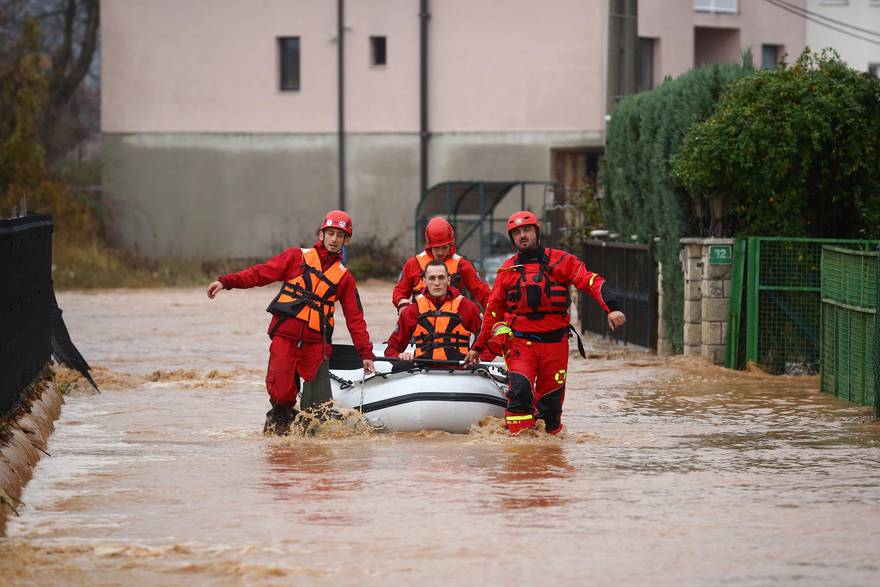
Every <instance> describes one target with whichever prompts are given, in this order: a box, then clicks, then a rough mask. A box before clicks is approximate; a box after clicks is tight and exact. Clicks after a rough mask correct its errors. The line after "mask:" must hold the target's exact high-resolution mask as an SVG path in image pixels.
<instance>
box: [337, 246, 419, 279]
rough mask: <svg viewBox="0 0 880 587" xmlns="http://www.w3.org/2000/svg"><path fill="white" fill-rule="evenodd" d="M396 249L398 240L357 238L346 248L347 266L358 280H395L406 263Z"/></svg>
mask: <svg viewBox="0 0 880 587" xmlns="http://www.w3.org/2000/svg"><path fill="white" fill-rule="evenodd" d="M396 249H397V241H396V239H391V240H388V241H383V240H382V239H380V238H379V237H376V236H371V237H369V238H364V237H355V238H354V239H353V240H352V241H351V244H350V245H349V246H348V247H346V266H347V267H348V269H349V271H351V273H352V275H354V276H355V278H357V279H369V278H371V277H372V278H377V279H395V278H397V276H398V275H400V270H401V269H402V268H403V262H404V261H405V259H404V258H403V257H401V256H400V254H399V253H397V250H396Z"/></svg>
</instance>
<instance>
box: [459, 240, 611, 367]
mask: <svg viewBox="0 0 880 587" xmlns="http://www.w3.org/2000/svg"><path fill="white" fill-rule="evenodd" d="M540 252H543V253H545V254H546V255H547V257H548V259H549V263H548V266H549V267H552V272H551V279H552V280H553V281H555V282H557V283H559V284H560V285H564V286H569V285H574V286H575V287H576V288H577V289H578V290H580V291H582V292H584V293H589V294H590V295H591V296H593V298H594V299H595V300H596V301H597V302H598V303H599V305H600V306H601V307H602V309H603V310H605V311H606V312H611V311H612V310H615V309H619V304H618V303H617V300H616V299H615V298H614V296H613V294H611V292H610V291H608V289H607V288H606V291H605V292H604V294H603V291H602V286H603V284H605V279H604V278H602V276H601V275H599V274H598V273H593V272H592V271H589V270H588V269H587V268H586V266H585V265H584V264H583V263H582V262H581V261H580V260H579V259H578V258H577V257H575V256H574V255H572V254H570V253H566V252H565V251H561V250H559V249H541V251H537V252H535V253H532V255H529V254H523V253H519V254H517V255H514V256H513V257H511V258H510V259H508V260H507V261H505V262H504V265H502V266H501V268H500V269H499V270H498V276H497V277H496V278H495V284H494V287H493V288H492V293H491V294H490V295H489V302H488V305H487V306H486V312H485V315H484V319H483V327H482V330H481V331H480V335H479V336H478V337H477V340H476V342H474V345H473V347H472V348H473V350H475V351H478V352H483V350H484V349H485V348H486V342H487V341H488V340H489V338H491V336H492V328H493V327H494V326H495V323H496V322H499V321H501V320H505V319H507V320H508V323H512V325H511V327H512V328H513V329H514V330H518V331H521V332H549V331H554V330H560V329H562V328H568V326H569V323H570V317H569V314H568V312H567V311H566V312H565V313H563V314H547V315H545V316H544V317H543V318H540V319H537V320H532V319H526V318H524V317H522V318H521V319H518V317H517V314H518V313H519V312H514V313H513V314H511V313H510V309H509V308H508V305H507V293H508V291H510V290H514V289H518V288H519V280H520V274H519V273H518V272H517V271H514V270H511V267H512V266H513V265H517V264H522V263H529V262H532V261H533V260H534V258H535V257H534V255H537V254H539V253H540ZM609 304H610V305H611V306H612V308H609Z"/></svg>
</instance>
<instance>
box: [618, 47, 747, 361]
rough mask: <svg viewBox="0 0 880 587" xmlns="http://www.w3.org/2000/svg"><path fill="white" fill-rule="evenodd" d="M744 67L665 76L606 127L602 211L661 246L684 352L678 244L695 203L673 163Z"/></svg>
mask: <svg viewBox="0 0 880 587" xmlns="http://www.w3.org/2000/svg"><path fill="white" fill-rule="evenodd" d="M753 71H754V68H753V66H752V64H751V55H750V54H748V53H747V54H746V55H745V56H744V58H743V63H742V65H736V64H713V65H708V66H705V67H701V68H699V69H694V70H691V71H689V72H688V73H685V74H683V75H682V76H680V77H678V78H676V79H674V80H671V79H667V80H666V81H664V82H663V83H662V84H661V85H660V86H658V87H657V88H655V89H653V90H651V91H649V92H643V93H641V94H636V95H634V96H630V97H628V98H626V99H624V100H622V101H621V102H620V104H618V106H617V108H616V109H615V110H614V113H613V115H612V117H611V122H610V124H609V126H608V140H607V143H606V145H605V167H604V172H603V185H604V189H605V194H604V197H603V198H602V212H603V215H604V218H605V222H606V224H607V225H608V227H609V228H610V229H612V230H614V231H616V232H618V233H619V234H620V235H621V237H623V238H626V239H628V240H629V238H630V236H631V235H635V236H636V239H637V241H639V242H644V243H649V244H650V243H654V241H655V238H656V237H659V241H658V242H656V249H655V250H656V256H657V259H658V260H659V261H660V262H661V263H663V267H664V268H665V270H664V272H663V315H664V317H665V323H666V337H667V339H668V340H669V342H670V344H671V345H672V347H673V349H674V350H675V352H681V351H682V348H683V322H684V318H683V312H684V308H683V304H684V301H683V300H684V283H683V275H682V271H681V265H680V262H679V252H680V248H681V247H680V244H679V239H680V238H682V237H685V236H690V235H695V231H696V230H697V228H696V227H695V226H694V223H693V221H692V215H691V201H690V198H689V196H688V195H687V194H686V193H685V192H684V191H683V190H681V189H677V188H676V187H675V186H674V185H673V184H672V181H671V179H670V174H669V166H670V161H671V159H672V158H673V157H674V156H675V155H676V153H677V152H678V151H679V149H680V148H681V144H682V139H683V137H684V136H685V134H686V133H687V132H688V130H689V129H690V128H691V127H692V126H694V124H696V123H698V122H700V121H703V120H705V119H707V118H708V117H709V116H710V115H711V114H712V112H713V110H714V108H715V104H716V103H717V102H718V99H719V97H720V96H721V94H722V92H723V91H724V90H725V89H726V88H727V87H729V86H730V85H731V84H732V83H733V82H734V81H736V80H737V79H739V78H740V77H742V76H743V75H746V74H749V73H752V72H753Z"/></svg>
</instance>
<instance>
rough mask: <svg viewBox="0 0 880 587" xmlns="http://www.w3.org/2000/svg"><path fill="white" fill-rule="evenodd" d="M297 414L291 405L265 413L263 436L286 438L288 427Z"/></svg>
mask: <svg viewBox="0 0 880 587" xmlns="http://www.w3.org/2000/svg"><path fill="white" fill-rule="evenodd" d="M297 414H298V412H297V411H296V408H294V407H293V406H292V405H287V406H276V405H274V404H273V406H272V409H271V410H269V411H268V412H266V423H265V424H264V425H263V434H274V435H275V436H287V435H288V434H290V425H291V424H293V420H294V419H295V418H296V415H297Z"/></svg>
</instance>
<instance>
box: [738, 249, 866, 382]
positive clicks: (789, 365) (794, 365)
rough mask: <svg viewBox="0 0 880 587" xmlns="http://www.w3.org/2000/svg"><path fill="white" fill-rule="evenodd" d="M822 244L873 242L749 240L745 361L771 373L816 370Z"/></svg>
mask: <svg viewBox="0 0 880 587" xmlns="http://www.w3.org/2000/svg"><path fill="white" fill-rule="evenodd" d="M823 245H837V246H840V247H845V248H850V249H861V250H863V251H864V250H867V249H869V248H872V247H874V246H876V243H875V242H874V241H861V240H844V239H810V238H786V237H773V238H771V237H751V238H749V243H748V259H749V260H748V264H749V271H748V299H747V307H748V310H747V313H748V316H747V327H746V329H747V333H746V337H747V340H746V359H747V360H748V361H751V362H754V363H755V364H757V365H758V366H759V367H761V368H762V369H764V370H765V371H768V372H770V373H774V374H783V373H788V374H813V373H818V372H819V364H820V363H819V361H820V356H821V347H822V341H821V339H820V333H821V330H822V329H821V322H822V307H821V306H822V302H821V279H820V276H821V274H822V271H821V258H822V246H823Z"/></svg>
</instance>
